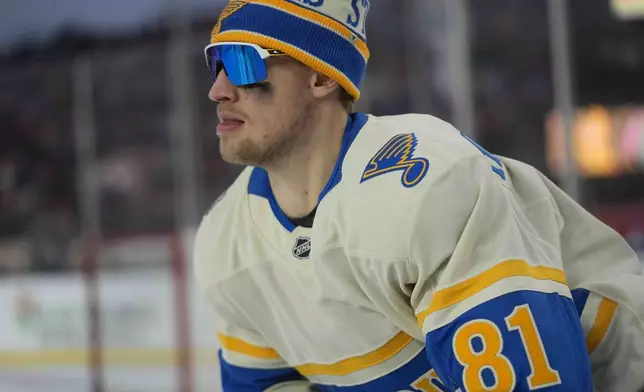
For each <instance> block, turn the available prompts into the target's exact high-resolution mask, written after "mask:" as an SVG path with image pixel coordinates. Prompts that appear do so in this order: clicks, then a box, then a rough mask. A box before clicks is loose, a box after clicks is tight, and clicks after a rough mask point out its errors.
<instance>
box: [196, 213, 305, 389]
mask: <svg viewBox="0 0 644 392" xmlns="http://www.w3.org/2000/svg"><path fill="white" fill-rule="evenodd" d="M216 213H217V210H216V207H215V209H214V210H213V211H211V212H210V213H209V214H208V215H207V216H206V217H205V218H204V221H203V222H202V224H201V226H200V228H199V230H198V232H197V236H196V239H195V246H194V255H193V259H194V270H195V271H194V272H195V277H196V282H197V286H198V287H199V289H200V291H201V292H202V293H203V296H204V299H205V301H206V303H207V304H208V305H210V307H211V308H212V310H213V313H214V314H213V315H214V318H215V320H214V323H213V330H216V331H217V336H218V339H219V343H220V350H219V366H220V373H221V386H222V389H223V391H224V392H256V391H257V392H259V391H271V392H276V391H279V392H303V391H308V390H309V385H310V384H309V382H308V381H306V380H304V378H303V377H302V376H301V375H300V374H299V373H298V372H297V371H296V370H295V369H293V368H292V367H290V366H289V365H288V364H287V363H286V362H285V361H284V360H283V359H282V358H281V357H280V355H279V353H278V352H277V351H276V350H275V349H274V348H272V347H270V345H269V344H268V343H267V342H266V341H265V339H264V338H263V336H262V335H261V334H260V333H259V332H258V331H257V330H256V329H255V328H254V326H253V325H252V323H250V322H249V320H248V319H247V318H245V317H244V314H243V312H240V311H239V309H236V308H235V307H234V306H233V301H231V300H230V299H229V298H226V293H225V292H222V291H221V290H218V285H217V281H216V278H217V277H219V276H222V275H223V274H225V273H226V271H225V266H222V264H221V263H218V261H220V259H221V257H222V255H218V254H217V249H215V248H216V245H215V244H216V242H215V241H214V240H215V239H216V238H217V232H216V231H217V229H218V226H217V225H216V223H217V221H218V219H217V218H218V217H217V216H216Z"/></svg>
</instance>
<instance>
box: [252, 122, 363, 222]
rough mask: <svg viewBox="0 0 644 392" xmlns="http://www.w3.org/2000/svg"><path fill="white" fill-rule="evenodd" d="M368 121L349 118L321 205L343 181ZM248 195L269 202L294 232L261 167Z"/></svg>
mask: <svg viewBox="0 0 644 392" xmlns="http://www.w3.org/2000/svg"><path fill="white" fill-rule="evenodd" d="M367 120H368V116H367V115H366V114H364V113H353V114H352V115H350V116H349V119H348V120H347V126H346V128H345V129H344V136H343V137H342V148H341V150H340V155H339V156H338V160H337V161H336V163H335V168H334V169H333V172H332V174H331V177H330V178H329V181H328V182H327V184H326V186H325V187H324V189H323V190H322V192H321V193H320V197H319V198H318V203H320V202H321V201H322V199H323V198H324V196H326V195H327V194H328V193H329V192H330V191H331V190H332V189H333V188H335V186H336V185H338V183H340V181H341V180H342V164H343V162H344V158H345V156H346V155H347V152H348V151H349V148H350V147H351V145H352V144H353V141H354V140H355V139H356V137H357V136H358V134H359V133H360V130H361V129H362V128H363V127H364V125H365V124H366V123H367ZM248 193H249V194H251V195H255V196H259V197H263V198H265V199H266V200H268V203H269V204H270V206H271V210H272V211H273V214H274V215H275V218H276V219H277V220H278V221H279V223H280V224H281V225H282V226H283V227H284V228H285V229H286V230H288V231H289V232H293V231H294V230H295V228H296V226H295V225H294V224H293V223H292V222H291V221H290V220H289V219H288V217H287V216H286V214H284V212H283V211H282V209H281V208H280V206H279V204H277V200H275V196H274V195H273V191H272V189H271V184H270V181H269V179H268V173H267V172H266V170H264V169H262V168H259V167H256V168H254V169H253V172H252V173H251V175H250V181H249V182H248Z"/></svg>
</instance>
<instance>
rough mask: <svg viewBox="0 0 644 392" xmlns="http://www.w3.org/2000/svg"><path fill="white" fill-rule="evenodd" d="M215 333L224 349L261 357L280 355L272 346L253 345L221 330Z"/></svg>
mask: <svg viewBox="0 0 644 392" xmlns="http://www.w3.org/2000/svg"><path fill="white" fill-rule="evenodd" d="M217 335H218V336H219V342H221V346H222V347H223V348H225V349H226V350H229V351H234V352H237V353H240V354H244V355H248V356H249V357H255V358H261V359H279V358H280V355H279V354H278V353H277V351H275V350H273V349H272V348H269V347H260V346H255V345H253V344H250V343H248V342H245V341H243V340H241V339H239V338H234V337H232V336H226V335H224V334H223V333H221V332H219V333H218V334H217Z"/></svg>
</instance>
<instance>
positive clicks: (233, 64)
mask: <svg viewBox="0 0 644 392" xmlns="http://www.w3.org/2000/svg"><path fill="white" fill-rule="evenodd" d="M208 68H209V69H210V74H211V77H212V80H213V82H214V81H215V80H217V75H219V72H221V70H222V68H223V69H224V70H225V71H226V75H227V76H228V79H229V80H230V82H231V83H232V84H233V85H235V86H245V85H248V84H253V83H259V82H263V81H264V80H266V78H267V77H268V72H267V70H266V64H265V63H264V60H263V59H262V57H261V56H260V55H259V53H258V52H257V50H255V48H253V47H252V46H248V45H221V46H214V47H212V48H210V49H208Z"/></svg>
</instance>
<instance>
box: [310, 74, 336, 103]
mask: <svg viewBox="0 0 644 392" xmlns="http://www.w3.org/2000/svg"><path fill="white" fill-rule="evenodd" d="M310 87H311V91H312V92H313V96H314V97H316V98H324V97H326V96H328V95H331V94H333V92H334V91H336V90H337V89H338V88H340V85H339V84H338V82H336V81H335V80H333V79H331V78H329V77H328V76H325V75H322V74H320V73H317V72H316V73H314V74H313V75H311V79H310Z"/></svg>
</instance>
